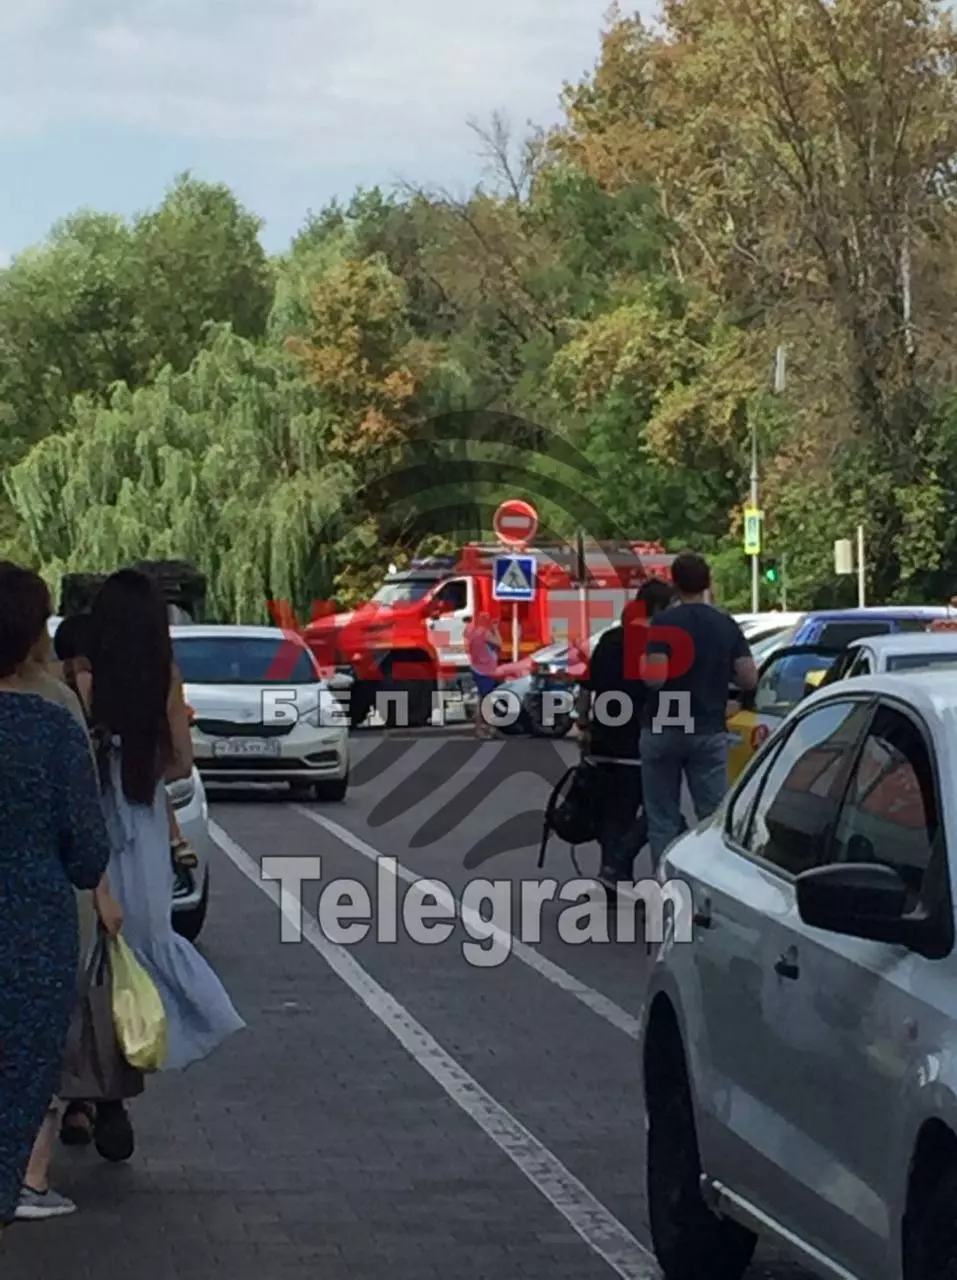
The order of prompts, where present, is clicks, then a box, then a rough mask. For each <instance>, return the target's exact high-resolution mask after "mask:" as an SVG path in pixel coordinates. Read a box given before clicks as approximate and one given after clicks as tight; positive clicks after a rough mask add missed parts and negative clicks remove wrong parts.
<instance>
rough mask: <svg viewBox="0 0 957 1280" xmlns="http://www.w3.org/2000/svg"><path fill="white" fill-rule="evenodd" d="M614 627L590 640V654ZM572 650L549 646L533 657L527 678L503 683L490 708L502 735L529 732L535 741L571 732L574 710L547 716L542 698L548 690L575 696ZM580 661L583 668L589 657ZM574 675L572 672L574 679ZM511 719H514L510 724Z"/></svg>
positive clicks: (565, 646) (562, 645)
mask: <svg viewBox="0 0 957 1280" xmlns="http://www.w3.org/2000/svg"><path fill="white" fill-rule="evenodd" d="M613 626H615V623H613V622H607V623H605V624H604V625H603V626H602V627H601V628H600V629H599V630H598V631H596V632H595V633H594V635H592V636H590V637H589V640H588V651H587V652H588V653H589V654H590V653H592V652H594V648H595V645H596V644H597V643H598V641H599V640H600V639H601V637H602V636H603V635H604V634H605V632H606V631H608V630H609V629H610V628H611V627H613ZM569 651H570V646H569V644H568V643H567V642H562V643H560V644H550V645H547V646H546V647H545V648H544V649H539V650H537V651H536V652H535V653H533V654H532V656H531V660H530V663H531V671H530V672H529V673H528V674H527V675H522V676H516V677H514V678H513V679H511V680H504V681H502V683H501V684H500V685H499V686H498V688H497V689H496V690H495V693H494V694H493V695H492V704H491V705H492V711H493V714H494V716H495V718H496V720H497V721H498V724H499V728H500V729H501V731H502V732H503V733H507V734H513V735H514V734H522V733H529V734H531V735H532V737H535V738H563V737H565V735H566V734H568V733H569V732H570V731H571V729H572V727H573V726H574V723H575V711H574V709H573V708H571V709H568V710H563V709H561V708H556V709H555V710H554V711H552V712H551V714H550V715H546V714H545V710H544V698H543V695H544V693H545V692H546V691H547V690H551V691H553V692H555V693H556V694H558V693H562V694H569V695H571V696H572V697H574V694H575V693H576V691H577V685H576V684H575V682H574V678H569V670H568V667H569ZM578 662H579V663H581V664H582V665H583V664H584V663H585V662H587V655H585V656H584V657H582V656H581V655H578ZM574 674H575V672H574V670H573V672H572V676H574ZM516 708H519V711H518V715H517V716H515V715H514V712H515V709H516ZM510 716H511V717H512V719H511V722H510V723H508V721H509V717H510ZM546 721H547V723H546Z"/></svg>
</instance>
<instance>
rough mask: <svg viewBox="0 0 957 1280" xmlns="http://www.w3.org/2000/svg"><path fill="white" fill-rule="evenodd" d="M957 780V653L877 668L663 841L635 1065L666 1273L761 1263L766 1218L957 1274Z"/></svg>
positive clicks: (811, 714)
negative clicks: (915, 664) (688, 829)
mask: <svg viewBox="0 0 957 1280" xmlns="http://www.w3.org/2000/svg"><path fill="white" fill-rule="evenodd" d="M914 639H915V637H909V638H908V642H910V643H912V642H913V640H914ZM867 643H868V644H870V643H871V642H870V641H868V642H867ZM925 656H927V655H925ZM955 779H957V672H954V671H953V670H948V669H946V668H945V667H939V668H937V669H934V670H915V671H906V672H901V671H897V672H893V673H890V672H889V673H886V674H873V675H865V674H862V675H860V676H857V677H856V678H851V679H844V680H840V681H838V682H837V683H835V684H833V685H830V686H828V687H827V688H825V689H821V690H820V691H818V692H817V693H815V694H813V695H812V696H810V697H809V698H807V699H806V700H805V701H803V702H802V703H801V704H800V705H799V706H798V707H797V708H796V709H795V710H794V711H793V713H792V714H791V715H790V716H789V717H788V719H787V720H785V721H784V722H783V724H782V725H781V727H780V728H779V729H778V731H777V733H775V734H774V735H773V736H772V737H771V738H769V739H768V740H767V742H766V743H765V744H764V746H763V747H762V748H761V749H760V751H759V752H758V753H757V754H756V755H755V756H754V757H753V759H752V761H751V763H750V765H749V766H748V768H747V769H746V770H745V772H744V773H743V774H742V775H741V777H740V778H739V779H738V780H737V781H736V783H735V784H734V786H733V787H732V788H731V791H730V792H729V794H728V795H727V797H726V799H725V801H724V803H723V804H722V806H721V807H720V808H719V810H718V812H717V813H715V814H714V815H713V817H711V818H709V819H707V820H706V821H704V822H703V823H701V824H700V825H699V826H698V828H697V830H695V831H694V832H692V833H690V834H688V835H685V836H683V837H681V838H679V839H678V840H677V841H676V842H675V843H673V844H672V845H671V847H670V848H669V849H668V851H667V852H666V854H665V856H664V859H663V861H662V865H661V868H660V871H659V887H660V888H661V890H662V896H661V897H659V896H658V895H655V897H654V898H651V897H648V895H646V900H647V901H657V902H659V903H662V904H663V902H664V897H665V895H667V897H668V898H669V899H670V901H671V902H672V904H673V905H674V914H672V915H671V917H670V921H668V922H666V923H665V924H664V926H663V927H662V928H659V924H658V923H656V925H655V932H656V936H655V937H654V938H653V939H652V940H651V941H652V942H655V943H658V942H660V947H658V949H657V952H656V960H655V963H654V965H653V966H652V970H651V974H650V977H649V981H648V986H647V989H646V992H645V998H644V1004H643V1012H642V1030H641V1035H640V1040H641V1053H640V1056H639V1062H640V1064H641V1072H642V1077H643V1084H644V1093H645V1103H646V1110H647V1116H648V1140H647V1143H646V1158H647V1184H648V1185H647V1202H648V1206H649V1219H650V1224H651V1231H652V1238H653V1241H654V1245H655V1250H656V1253H657V1256H658V1261H659V1263H660V1265H661V1268H662V1271H663V1272H664V1275H665V1277H667V1278H668V1280H678V1277H680V1278H681V1280H714V1277H717V1276H721V1277H723V1280H743V1277H744V1275H745V1274H748V1275H751V1274H753V1272H752V1271H751V1270H750V1268H749V1264H750V1262H751V1257H752V1254H753V1252H754V1249H755V1244H756V1242H757V1240H758V1238H759V1237H763V1238H765V1239H767V1240H769V1241H771V1242H773V1244H774V1245H776V1246H777V1247H778V1248H779V1249H781V1250H783V1251H785V1252H786V1253H787V1254H789V1255H790V1257H791V1258H792V1259H793V1260H794V1261H795V1262H797V1263H799V1264H802V1265H803V1267H804V1268H805V1269H807V1270H808V1271H810V1272H811V1273H812V1274H814V1275H816V1276H821V1277H822V1278H823V1277H827V1280H838V1278H840V1280H944V1277H947V1276H954V1275H957V1231H955V1229H954V1222H955V1220H957V998H955V992H957V951H955V938H957V915H955V886H957V834H955V832H957V783H955ZM652 915H655V916H656V917H657V921H659V922H660V921H661V920H662V916H661V915H658V914H657V907H656V911H655V912H654V913H652V912H651V910H650V908H649V917H651V916H652Z"/></svg>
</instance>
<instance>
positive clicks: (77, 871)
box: [0, 563, 110, 1231]
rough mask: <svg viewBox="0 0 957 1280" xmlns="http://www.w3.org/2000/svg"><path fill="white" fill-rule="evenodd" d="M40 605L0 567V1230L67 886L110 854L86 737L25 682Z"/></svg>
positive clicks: (30, 1096) (53, 998) (17, 1164)
mask: <svg viewBox="0 0 957 1280" xmlns="http://www.w3.org/2000/svg"><path fill="white" fill-rule="evenodd" d="M51 612H52V605H51V601H50V593H49V591H48V589H47V586H46V583H45V582H44V581H43V580H42V578H40V577H39V576H38V575H37V574H35V573H34V572H33V571H32V570H29V569H24V568H21V567H20V566H19V565H13V564H9V563H5V564H2V565H0V756H2V759H3V769H2V770H0V1231H2V1229H3V1228H4V1227H5V1226H6V1225H7V1224H8V1223H9V1222H11V1221H12V1220H13V1219H14V1218H15V1217H17V1216H23V1215H22V1213H21V1214H20V1215H18V1209H21V1206H22V1205H23V1203H24V1199H25V1188H24V1182H25V1175H26V1172H27V1167H28V1163H29V1160H30V1155H31V1149H32V1148H33V1147H34V1145H35V1143H36V1140H37V1137H38V1134H39V1132H40V1128H41V1125H42V1124H43V1121H44V1117H45V1115H46V1114H47V1113H48V1111H49V1109H50V1107H51V1100H52V1099H53V1098H54V1097H55V1094H56V1089H57V1084H58V1081H59V1076H60V1068H61V1063H62V1058H63V1052H64V1049H65V1047H66V1039H67V1033H68V1031H69V1026H70V1018H71V1016H72V1014H73V1010H74V1007H75V1003H76V991H77V967H78V962H79V954H78V953H79V944H78V938H77V908H76V896H75V892H74V891H75V890H76V889H81V890H92V889H94V888H95V887H96V886H97V885H98V884H99V883H100V880H101V878H102V876H103V873H104V871H105V870H106V867H107V861H108V859H109V854H110V846H109V839H108V836H107V832H106V828H105V825H104V822H103V814H102V811H101V808H100V804H99V801H98V796H97V785H96V773H95V770H94V767H93V761H92V759H91V756H90V747H89V742H88V741H87V738H86V735H85V734H84V732H83V730H82V729H81V727H80V725H79V724H78V723H77V722H76V720H75V719H74V717H73V716H72V715H71V714H70V712H69V711H67V710H66V709H65V708H64V707H62V706H56V705H54V704H53V702H51V701H49V700H46V699H44V698H42V697H38V696H37V694H36V693H33V692H30V689H29V675H30V672H31V670H32V668H33V665H34V660H35V658H36V655H37V654H38V653H42V652H43V644H44V641H45V640H46V639H47V634H46V627H47V621H48V619H49V617H50V614H51ZM24 676H26V677H27V679H25V678H24ZM48 1194H49V1195H50V1196H52V1193H48ZM28 1198H29V1197H28ZM35 1198H36V1199H37V1201H38V1204H41V1203H46V1205H47V1208H50V1207H51V1206H52V1205H53V1201H52V1199H50V1200H45V1198H44V1196H43V1194H42V1190H38V1193H37V1194H36V1197H35ZM35 1207H36V1206H35ZM72 1208H73V1206H72V1204H71V1203H70V1202H69V1201H66V1202H65V1203H64V1204H62V1205H61V1206H60V1208H59V1209H58V1212H69V1211H70V1210H71V1209H72ZM31 1216H49V1214H48V1213H43V1214H41V1215H36V1214H35V1215H31Z"/></svg>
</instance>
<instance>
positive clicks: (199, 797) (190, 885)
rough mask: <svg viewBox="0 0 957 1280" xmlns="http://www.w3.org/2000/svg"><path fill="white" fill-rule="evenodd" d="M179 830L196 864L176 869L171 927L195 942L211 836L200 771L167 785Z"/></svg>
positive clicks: (205, 897)
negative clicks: (194, 852)
mask: <svg viewBox="0 0 957 1280" xmlns="http://www.w3.org/2000/svg"><path fill="white" fill-rule="evenodd" d="M166 790H167V791H168V792H169V795H170V798H171V800H172V801H173V808H174V810H175V812H176V819H177V821H178V822H179V826H180V830H181V831H182V833H183V835H184V836H185V837H186V839H187V840H188V841H189V842H190V844H191V845H192V846H193V848H194V850H195V851H196V857H197V865H196V866H195V867H192V868H177V871H176V880H175V882H174V885H173V928H174V929H175V930H176V932H177V933H179V934H182V936H183V937H184V938H188V939H189V941H190V942H195V941H196V939H197V938H198V937H199V935H200V933H201V932H202V929H203V925H204V924H205V923H206V914H207V911H208V909H209V867H210V861H211V859H210V852H211V849H212V837H211V836H210V834H209V805H208V803H207V800H206V789H205V787H204V786H203V780H202V778H201V777H200V774H199V770H198V769H197V768H196V766H195V765H194V766H193V771H192V773H191V774H190V776H189V777H188V778H184V779H182V780H180V781H178V782H168V783H167V784H166Z"/></svg>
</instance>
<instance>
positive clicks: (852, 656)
mask: <svg viewBox="0 0 957 1280" xmlns="http://www.w3.org/2000/svg"><path fill="white" fill-rule="evenodd" d="M955 665H957V632H953V631H928V632H920V631H917V632H912V631H904V632H901V633H900V634H898V635H890V636H868V637H866V638H865V639H863V640H853V641H852V642H851V643H850V644H849V645H848V646H847V648H846V649H845V651H844V652H843V654H841V656H840V657H839V658H838V659H837V661H836V662H835V663H834V665H833V666H832V667H831V668H830V670H829V671H828V673H827V683H828V684H833V683H834V681H835V680H843V679H844V677H845V676H865V675H874V674H876V673H878V672H882V671H898V672H904V671H919V670H922V669H926V668H928V667H948V666H955Z"/></svg>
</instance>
